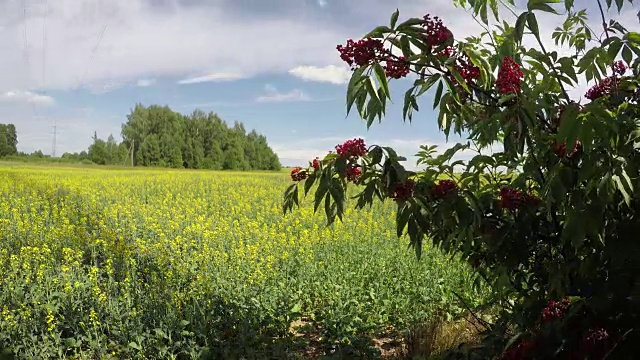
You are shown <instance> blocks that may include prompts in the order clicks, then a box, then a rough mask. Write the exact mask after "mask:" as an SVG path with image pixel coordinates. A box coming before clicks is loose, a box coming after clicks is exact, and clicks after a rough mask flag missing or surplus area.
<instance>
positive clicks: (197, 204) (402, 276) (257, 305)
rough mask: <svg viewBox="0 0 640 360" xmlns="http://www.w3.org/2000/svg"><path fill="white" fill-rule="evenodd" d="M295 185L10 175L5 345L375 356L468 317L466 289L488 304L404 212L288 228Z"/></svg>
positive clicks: (31, 349)
mask: <svg viewBox="0 0 640 360" xmlns="http://www.w3.org/2000/svg"><path fill="white" fill-rule="evenodd" d="M288 181H289V180H288V176H287V174H286V173H284V172H283V173H224V172H205V171H176V170H139V169H135V170H122V169H120V170H118V169H110V170H107V169H95V168H75V169H74V168H62V167H50V168H46V167H44V166H42V167H39V166H33V165H31V166H26V165H19V166H18V165H16V166H12V165H7V164H4V165H2V167H0V235H1V236H2V239H1V240H0V289H1V291H0V347H1V348H9V349H10V350H11V351H12V352H14V353H15V354H17V355H19V357H21V358H92V359H97V358H117V359H123V358H136V359H142V358H197V357H202V356H206V355H209V356H210V357H213V358H237V357H240V356H244V357H247V358H255V357H259V358H261V357H275V358H284V357H286V356H289V357H292V356H293V355H295V354H300V351H303V350H300V349H306V348H309V347H312V346H313V347H315V348H316V349H317V350H318V351H320V352H324V353H327V354H329V353H332V352H335V351H337V350H336V349H339V351H342V352H345V351H374V350H372V349H371V348H370V345H372V344H373V343H372V342H371V339H374V338H379V337H389V336H391V335H389V334H394V332H398V334H402V332H403V331H405V330H407V329H409V328H411V326H412V325H414V324H419V323H421V322H425V321H427V320H429V319H430V318H432V317H433V316H434V314H435V313H436V312H442V311H444V312H451V313H455V312H456V311H459V310H461V305H460V303H459V302H458V300H457V298H456V296H455V295H454V294H453V292H452V290H453V291H456V293H457V294H459V295H461V296H463V297H464V298H466V299H468V301H469V302H470V303H471V304H473V302H474V301H479V300H480V299H481V298H482V296H483V294H480V293H478V292H476V291H475V290H472V282H473V277H472V273H471V271H469V269H467V268H466V267H465V266H463V265H461V264H460V263H458V262H456V261H451V260H449V259H447V258H445V257H443V256H441V255H440V254H439V253H438V252H437V251H436V250H433V249H428V248H427V249H426V250H424V254H423V258H422V260H421V261H420V262H418V261H417V260H416V258H415V255H414V253H413V252H412V251H411V250H408V249H407V246H406V244H407V243H406V241H405V240H404V239H400V240H399V239H397V237H396V236H395V227H394V212H393V211H394V204H393V203H390V204H385V205H377V206H374V207H373V208H372V209H370V210H366V211H362V212H355V211H351V212H349V213H348V214H347V216H346V218H345V222H344V223H342V224H341V223H337V224H336V225H334V226H333V227H331V228H325V227H324V219H323V217H322V216H321V214H318V215H314V214H313V210H312V207H311V204H310V201H307V202H305V204H304V208H303V209H301V211H297V212H295V213H294V214H290V215H287V216H283V215H282V210H281V198H282V193H283V190H284V189H285V188H286V186H287V184H288ZM351 207H353V206H351ZM294 325H300V327H297V326H294ZM373 355H375V354H374V353H371V354H369V356H373Z"/></svg>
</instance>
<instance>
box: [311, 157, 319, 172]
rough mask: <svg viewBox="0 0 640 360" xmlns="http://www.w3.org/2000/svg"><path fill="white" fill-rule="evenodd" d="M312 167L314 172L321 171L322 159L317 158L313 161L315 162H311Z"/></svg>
mask: <svg viewBox="0 0 640 360" xmlns="http://www.w3.org/2000/svg"><path fill="white" fill-rule="evenodd" d="M311 166H312V167H313V169H314V170H319V169H320V158H318V157H316V158H315V159H313V161H311Z"/></svg>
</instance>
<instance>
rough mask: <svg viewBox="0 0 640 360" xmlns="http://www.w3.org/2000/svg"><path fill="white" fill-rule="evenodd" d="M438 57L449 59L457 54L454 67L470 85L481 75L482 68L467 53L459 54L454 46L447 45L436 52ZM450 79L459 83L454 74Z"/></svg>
mask: <svg viewBox="0 0 640 360" xmlns="http://www.w3.org/2000/svg"><path fill="white" fill-rule="evenodd" d="M436 56H437V57H440V58H443V59H448V58H450V57H452V56H456V61H455V63H454V68H455V69H456V71H457V72H458V73H460V76H462V78H463V79H464V80H465V82H466V83H467V84H468V85H471V84H473V83H474V82H475V81H476V80H477V79H478V78H479V77H480V68H479V67H477V66H475V65H474V64H473V62H471V59H469V56H467V54H464V53H462V54H458V53H457V52H456V50H455V49H454V48H453V47H452V46H447V47H446V48H444V49H442V50H441V51H439V52H438V53H437V54H436ZM449 79H450V80H451V81H452V82H453V83H457V80H456V79H455V78H454V77H453V76H449Z"/></svg>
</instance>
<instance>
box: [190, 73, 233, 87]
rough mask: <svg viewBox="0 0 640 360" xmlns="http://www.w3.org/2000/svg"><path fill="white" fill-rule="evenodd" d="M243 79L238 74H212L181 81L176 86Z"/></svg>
mask: <svg viewBox="0 0 640 360" xmlns="http://www.w3.org/2000/svg"><path fill="white" fill-rule="evenodd" d="M244 77H245V76H243V75H241V74H238V73H214V74H208V75H203V76H197V77H192V78H187V79H182V80H180V81H178V84H182V85H186V84H198V83H203V82H224V81H234V80H239V79H242V78H244Z"/></svg>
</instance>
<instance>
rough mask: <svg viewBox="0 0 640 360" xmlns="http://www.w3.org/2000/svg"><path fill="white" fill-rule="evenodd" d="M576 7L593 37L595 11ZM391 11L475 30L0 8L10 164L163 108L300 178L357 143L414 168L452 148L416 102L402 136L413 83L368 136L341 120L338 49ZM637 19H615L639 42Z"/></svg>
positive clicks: (319, 10) (303, 14)
mask: <svg viewBox="0 0 640 360" xmlns="http://www.w3.org/2000/svg"><path fill="white" fill-rule="evenodd" d="M575 3H576V5H577V6H584V7H585V9H586V10H587V12H588V13H589V14H590V18H591V21H592V22H593V27H594V28H598V26H599V25H598V22H599V21H598V18H597V15H599V14H598V13H597V12H596V9H597V8H596V7H595V6H596V2H595V1H591V0H590V1H586V0H576V1H575ZM581 4H582V5H581ZM396 8H399V10H400V21H402V20H403V19H406V18H408V17H422V16H423V15H424V14H427V13H430V14H432V16H439V17H441V18H442V19H443V20H444V22H445V25H446V26H448V27H449V28H450V29H451V30H452V31H453V33H454V34H455V35H456V37H458V38H463V37H465V36H469V35H475V34H477V33H478V32H479V31H480V30H481V28H480V26H479V25H478V24H477V23H475V22H474V21H473V19H472V17H471V16H470V14H468V13H466V12H465V10H464V9H460V8H455V7H454V6H453V4H452V1H451V0H2V1H1V2H0V29H1V30H2V31H0V47H1V49H2V52H1V53H2V56H1V57H0V123H13V124H15V125H16V128H17V131H18V141H19V143H18V150H19V151H25V152H32V151H35V150H38V149H40V150H42V151H43V152H44V153H45V154H51V153H52V152H53V150H54V147H53V137H54V136H53V135H54V126H55V133H56V135H57V136H56V146H55V154H56V155H58V156H59V155H61V154H62V153H64V152H78V151H81V150H85V149H87V147H88V146H89V145H90V143H91V141H92V136H93V134H94V132H96V133H97V135H98V136H99V137H101V138H103V139H106V138H107V136H108V135H109V134H113V135H114V137H115V138H116V139H118V140H120V139H121V137H120V130H121V124H122V123H124V122H126V116H127V114H128V113H129V112H130V111H131V109H132V108H133V107H134V106H135V104H137V103H141V104H144V105H153V104H158V105H168V106H169V107H171V108H172V109H173V110H174V111H178V112H181V113H185V114H189V113H191V112H193V111H194V110H195V109H201V110H204V111H206V112H209V111H212V112H215V113H217V114H218V115H219V116H220V117H221V118H222V119H223V120H225V121H227V122H228V123H231V124H232V123H233V122H234V121H240V122H242V123H244V125H245V128H247V130H250V129H255V130H256V131H258V132H259V133H261V134H264V135H265V136H266V137H267V141H268V143H269V145H270V146H271V147H272V148H273V149H274V151H276V153H277V154H278V156H279V157H280V160H281V162H282V163H283V165H289V166H290V165H305V164H307V161H308V160H310V159H312V158H314V157H315V156H323V155H324V154H326V153H327V152H328V151H329V150H332V149H333V148H334V146H335V145H336V144H338V143H341V142H343V141H344V140H346V139H350V138H354V137H363V138H364V139H366V141H367V143H368V144H373V143H375V144H380V145H390V146H393V147H395V148H396V149H397V150H398V151H399V152H400V154H401V155H404V156H407V157H408V158H409V160H408V163H407V165H408V166H409V167H411V166H412V165H414V163H415V157H413V156H412V155H413V154H415V153H416V152H417V151H419V146H420V145H421V144H430V145H433V144H436V145H440V146H447V145H448V144H447V143H446V139H445V137H444V135H443V134H442V133H440V132H439V131H438V128H437V124H436V119H437V114H436V113H435V112H433V111H431V106H430V104H431V101H432V98H431V97H430V96H429V95H428V94H427V95H425V96H423V98H422V100H421V105H422V106H421V111H420V112H419V113H417V114H415V116H414V120H413V122H412V123H403V121H402V110H401V109H402V94H403V93H404V90H406V89H407V88H408V87H409V86H410V82H409V81H408V80H399V81H394V82H393V83H392V84H391V89H392V94H393V95H392V96H393V99H392V101H393V103H392V104H391V105H389V107H388V109H387V117H386V118H385V119H383V121H382V123H381V124H378V123H376V124H374V125H373V126H372V127H371V128H370V129H369V130H367V128H366V124H365V123H364V122H363V121H362V120H361V119H359V118H358V116H357V112H355V111H354V112H353V113H352V114H351V115H349V116H348V117H347V116H346V106H345V95H346V87H347V82H348V80H349V77H350V70H349V68H348V67H347V65H346V64H344V63H343V62H342V61H341V60H340V58H339V54H338V52H337V50H336V45H338V44H344V43H345V42H346V39H348V38H355V39H357V38H360V37H362V36H363V35H364V34H366V33H367V32H368V31H370V30H371V29H373V28H374V27H375V26H377V25H383V24H385V25H386V24H388V21H389V16H390V15H391V13H392V12H393V11H394V10H395V9H396ZM638 10H640V8H638V5H636V6H635V8H633V7H631V6H629V5H627V9H626V10H625V11H624V12H623V13H622V14H617V13H615V12H613V10H612V13H611V14H610V15H611V17H613V18H616V19H618V20H619V21H620V22H621V23H622V24H623V25H624V26H626V27H627V28H628V29H629V30H632V31H640V24H639V23H638V18H637V16H636V13H637V12H638ZM504 14H505V15H506V13H504ZM538 16H539V20H538V21H539V23H540V28H541V31H542V35H543V37H544V38H545V39H546V40H545V42H546V43H547V48H555V46H554V45H553V42H552V40H551V37H550V35H551V31H552V30H553V28H555V27H556V26H558V24H560V22H561V20H562V19H561V17H557V16H550V15H538ZM527 41H529V42H530V41H532V39H531V38H529V39H527V40H525V42H527ZM531 44H532V45H533V43H531ZM558 51H559V52H560V53H562V49H558ZM588 86H589V84H586V83H582V84H580V86H578V87H577V88H576V89H572V90H571V94H572V95H574V96H575V97H576V98H579V97H580V96H583V94H584V91H585V90H586V88H587V87H588ZM457 140H458V139H455V138H453V139H449V141H450V142H451V141H453V142H455V141H457ZM449 145H451V143H449Z"/></svg>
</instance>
